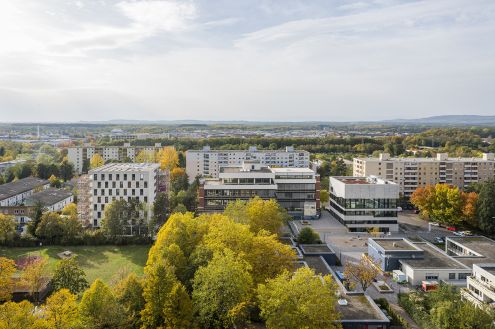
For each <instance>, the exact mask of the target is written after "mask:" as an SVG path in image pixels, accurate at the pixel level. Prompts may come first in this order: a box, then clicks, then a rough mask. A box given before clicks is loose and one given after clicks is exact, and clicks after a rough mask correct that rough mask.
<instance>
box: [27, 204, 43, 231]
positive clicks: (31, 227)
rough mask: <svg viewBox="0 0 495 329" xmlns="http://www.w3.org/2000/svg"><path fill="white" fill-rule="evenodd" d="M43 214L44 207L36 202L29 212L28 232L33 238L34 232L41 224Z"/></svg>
mask: <svg viewBox="0 0 495 329" xmlns="http://www.w3.org/2000/svg"><path fill="white" fill-rule="evenodd" d="M43 212H45V206H44V205H43V204H42V203H41V202H40V201H38V202H36V204H35V205H34V207H33V209H32V210H31V214H32V217H31V219H32V220H31V221H30V222H29V224H28V232H29V233H30V234H31V235H33V236H36V230H37V228H38V225H39V223H40V222H41V217H42V216H43Z"/></svg>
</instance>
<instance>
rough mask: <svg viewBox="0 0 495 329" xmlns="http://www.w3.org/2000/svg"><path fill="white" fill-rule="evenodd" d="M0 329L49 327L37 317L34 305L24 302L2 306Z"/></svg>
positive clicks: (0, 306)
mask: <svg viewBox="0 0 495 329" xmlns="http://www.w3.org/2000/svg"><path fill="white" fill-rule="evenodd" d="M0 328H2V329H10V328H32V329H35V328H36V329H38V328H39V329H41V328H47V327H46V326H45V325H44V321H43V320H42V319H39V318H38V317H36V315H35V313H34V306H33V304H31V303H30V302H28V301H26V300H23V301H22V302H20V303H14V302H7V303H4V304H0ZM47 329H48V328H47Z"/></svg>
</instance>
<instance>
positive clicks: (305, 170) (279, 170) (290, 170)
mask: <svg viewBox="0 0 495 329" xmlns="http://www.w3.org/2000/svg"><path fill="white" fill-rule="evenodd" d="M271 170H272V171H273V172H274V173H276V174H278V173H308V174H314V173H315V172H314V171H313V169H310V168H271Z"/></svg>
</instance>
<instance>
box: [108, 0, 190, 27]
mask: <svg viewBox="0 0 495 329" xmlns="http://www.w3.org/2000/svg"><path fill="white" fill-rule="evenodd" d="M117 7H118V8H119V9H120V10H121V11H122V12H123V14H124V15H125V16H127V17H128V18H129V19H131V20H132V21H133V23H134V24H135V25H136V26H138V27H141V28H144V29H147V30H151V31H155V30H163V31H169V32H170V31H178V30H184V29H186V28H187V27H188V24H189V22H190V21H192V20H193V19H195V18H196V17H197V14H196V7H195V6H194V4H193V3H192V2H189V1H173V0H165V1H158V0H153V1H132V2H130V1H123V2H120V3H118V4H117Z"/></svg>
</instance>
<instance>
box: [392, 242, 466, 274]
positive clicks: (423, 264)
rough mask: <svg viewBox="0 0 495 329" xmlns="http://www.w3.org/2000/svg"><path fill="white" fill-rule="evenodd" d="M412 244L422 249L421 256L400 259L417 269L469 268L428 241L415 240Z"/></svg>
mask: <svg viewBox="0 0 495 329" xmlns="http://www.w3.org/2000/svg"><path fill="white" fill-rule="evenodd" d="M414 245H415V246H416V247H419V248H420V249H422V250H423V258H422V259H419V258H416V259H402V260H400V262H401V263H402V264H407V265H409V266H411V267H413V268H418V269H469V267H467V266H466V265H464V264H463V263H461V262H459V261H457V260H456V259H455V258H453V257H451V256H449V255H447V254H446V253H445V252H444V251H442V250H440V249H438V248H437V247H435V246H433V245H431V244H429V243H426V242H416V243H414Z"/></svg>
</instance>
